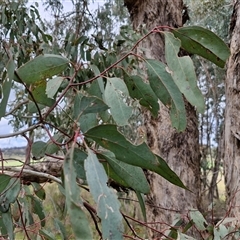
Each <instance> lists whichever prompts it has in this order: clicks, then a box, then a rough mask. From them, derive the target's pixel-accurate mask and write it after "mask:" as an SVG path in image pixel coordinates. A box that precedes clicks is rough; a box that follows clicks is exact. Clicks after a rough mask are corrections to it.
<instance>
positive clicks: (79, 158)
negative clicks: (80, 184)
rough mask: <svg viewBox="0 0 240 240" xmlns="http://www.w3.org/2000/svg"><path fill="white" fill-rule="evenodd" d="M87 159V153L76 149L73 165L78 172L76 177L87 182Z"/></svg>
mask: <svg viewBox="0 0 240 240" xmlns="http://www.w3.org/2000/svg"><path fill="white" fill-rule="evenodd" d="M86 158H87V153H86V152H83V151H82V150H81V149H79V148H75V149H74V153H73V164H74V168H75V171H76V175H77V177H78V178H80V179H81V180H84V181H85V180H86V173H85V169H84V160H85V159H86Z"/></svg>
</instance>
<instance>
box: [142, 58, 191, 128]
mask: <svg viewBox="0 0 240 240" xmlns="http://www.w3.org/2000/svg"><path fill="white" fill-rule="evenodd" d="M146 64H147V70H148V79H149V83H150V86H151V88H152V90H153V91H154V92H155V94H156V96H157V97H158V98H159V100H160V101H161V102H162V103H163V104H164V105H166V106H167V107H169V108H170V118H171V122H172V125H173V127H175V128H176V129H177V130H178V131H184V130H185V128H186V126H187V119H186V111H185V105H184V101H183V97H182V94H181V92H180V90H179V88H178V87H177V85H176V84H175V82H174V80H173V79H172V76H171V74H170V73H169V70H168V69H167V66H166V65H165V64H163V63H162V62H159V61H158V60H153V59H148V60H146Z"/></svg>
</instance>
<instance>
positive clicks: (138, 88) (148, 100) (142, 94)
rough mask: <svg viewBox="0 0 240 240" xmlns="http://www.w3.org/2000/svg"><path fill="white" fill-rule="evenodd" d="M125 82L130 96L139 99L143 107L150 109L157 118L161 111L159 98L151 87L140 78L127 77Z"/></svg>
mask: <svg viewBox="0 0 240 240" xmlns="http://www.w3.org/2000/svg"><path fill="white" fill-rule="evenodd" d="M124 80H125V83H126V85H127V87H128V91H129V94H130V96H131V97H132V98H136V99H138V100H139V103H140V104H141V105H142V106H144V107H146V108H148V109H149V110H150V111H151V112H152V114H153V116H155V117H157V115H158V110H159V104H158V98H157V96H156V95H155V93H154V91H153V90H152V88H151V87H150V85H149V84H147V83H145V82H143V80H142V78H141V77H139V76H129V77H125V78H124Z"/></svg>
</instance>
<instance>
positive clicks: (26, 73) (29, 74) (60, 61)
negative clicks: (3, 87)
mask: <svg viewBox="0 0 240 240" xmlns="http://www.w3.org/2000/svg"><path fill="white" fill-rule="evenodd" d="M68 64H69V60H68V59H66V58H64V57H62V56H60V55H54V54H44V55H39V56H38V57H35V58H34V59H33V60H31V61H29V62H27V63H26V64H24V65H23V66H21V67H20V68H19V69H17V70H16V72H17V77H16V78H17V79H18V77H20V78H21V81H23V82H24V83H26V84H33V83H36V82H39V81H42V80H46V79H47V78H50V77H53V76H54V75H57V74H59V73H61V72H62V71H64V70H65V69H66V68H67V67H68Z"/></svg>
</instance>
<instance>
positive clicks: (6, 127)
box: [0, 0, 104, 149]
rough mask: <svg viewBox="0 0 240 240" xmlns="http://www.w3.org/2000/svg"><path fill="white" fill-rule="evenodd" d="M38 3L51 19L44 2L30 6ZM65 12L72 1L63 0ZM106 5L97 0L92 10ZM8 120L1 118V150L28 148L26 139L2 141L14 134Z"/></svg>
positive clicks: (40, 10) (102, 0)
mask: <svg viewBox="0 0 240 240" xmlns="http://www.w3.org/2000/svg"><path fill="white" fill-rule="evenodd" d="M35 2H37V3H38V5H39V8H38V9H39V12H40V14H41V17H42V19H48V20H49V19H50V14H49V13H48V12H47V11H45V10H44V6H43V5H42V2H43V1H31V0H30V1H29V5H31V4H33V3H35ZM62 3H63V6H64V10H65V11H66V12H68V11H71V10H72V1H70V0H62ZM103 3H104V0H99V1H97V0H95V1H94V3H92V4H91V5H90V8H91V9H93V10H94V9H96V8H97V7H98V6H99V5H102V4H103ZM8 121H9V120H7V119H5V118H1V120H0V149H1V148H11V147H22V146H26V139H25V138H23V137H12V138H5V139H2V138H1V135H3V134H9V133H13V128H12V126H11V125H10V124H8Z"/></svg>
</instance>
